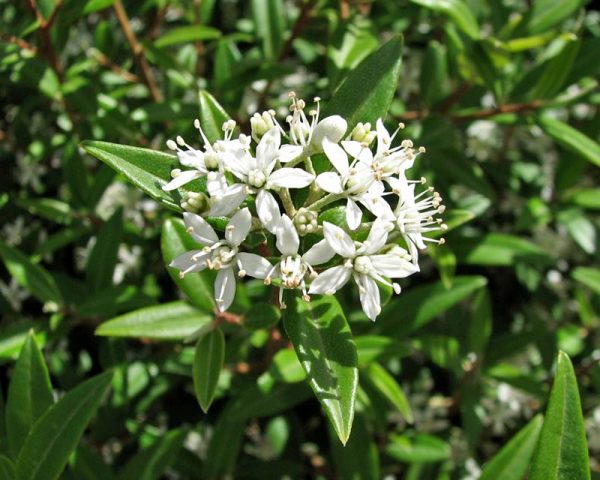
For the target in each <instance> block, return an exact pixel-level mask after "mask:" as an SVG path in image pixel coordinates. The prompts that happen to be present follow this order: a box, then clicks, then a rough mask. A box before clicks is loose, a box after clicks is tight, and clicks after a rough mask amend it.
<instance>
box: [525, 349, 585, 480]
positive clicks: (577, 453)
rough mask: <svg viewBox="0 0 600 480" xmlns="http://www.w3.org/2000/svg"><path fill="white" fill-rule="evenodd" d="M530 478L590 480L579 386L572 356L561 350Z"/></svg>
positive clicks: (536, 479)
mask: <svg viewBox="0 0 600 480" xmlns="http://www.w3.org/2000/svg"><path fill="white" fill-rule="evenodd" d="M529 478H530V479H531V480H562V479H569V480H580V479H581V480H589V478H590V462H589V457H588V448H587V442H586V438H585V427H584V423H583V415H582V413H581V402H580V400H579V389H578V388H577V379H576V378H575V372H574V371H573V365H572V364H571V360H570V359H569V357H568V356H567V354H566V353H564V352H559V354H558V361H557V365H556V376H555V378H554V385H553V386H552V391H551V392H550V399H549V401H548V407H547V409H546V417H545V419H544V426H543V427H542V432H541V434H540V439H539V442H538V444H537V448H536V450H535V454H534V457H533V463H532V465H531V473H530V476H529Z"/></svg>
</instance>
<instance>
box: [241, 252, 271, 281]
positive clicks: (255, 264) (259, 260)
mask: <svg viewBox="0 0 600 480" xmlns="http://www.w3.org/2000/svg"><path fill="white" fill-rule="evenodd" d="M236 258H237V259H238V261H239V265H240V272H242V270H243V271H244V274H245V275H249V276H250V277H254V278H260V279H264V278H266V277H267V275H268V273H269V272H270V271H271V269H272V268H273V265H271V264H270V263H269V261H268V260H267V259H266V258H264V257H261V256H260V255H256V254H254V253H244V252H242V253H238V254H237V257H236Z"/></svg>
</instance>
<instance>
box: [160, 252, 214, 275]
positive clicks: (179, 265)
mask: <svg viewBox="0 0 600 480" xmlns="http://www.w3.org/2000/svg"><path fill="white" fill-rule="evenodd" d="M209 256H210V253H205V252H204V251H202V250H190V251H189V252H185V253H182V254H181V255H178V256H177V257H175V258H174V259H173V260H172V261H171V263H169V267H171V268H175V269H177V270H179V271H180V272H186V273H192V272H201V271H202V270H204V269H205V268H206V259H207V258H208V257H209Z"/></svg>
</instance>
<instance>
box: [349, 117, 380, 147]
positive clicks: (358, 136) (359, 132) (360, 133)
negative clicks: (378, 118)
mask: <svg viewBox="0 0 600 480" xmlns="http://www.w3.org/2000/svg"><path fill="white" fill-rule="evenodd" d="M376 136H377V132H375V131H373V130H371V124H370V123H369V122H367V123H362V122H359V123H357V124H356V127H354V129H353V130H352V132H351V133H350V139H351V140H354V141H355V142H360V143H363V144H365V145H367V146H369V145H371V143H373V140H375V137H376Z"/></svg>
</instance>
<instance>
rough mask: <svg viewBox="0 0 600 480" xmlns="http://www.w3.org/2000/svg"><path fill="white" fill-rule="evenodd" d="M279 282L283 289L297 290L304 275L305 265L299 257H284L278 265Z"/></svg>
mask: <svg viewBox="0 0 600 480" xmlns="http://www.w3.org/2000/svg"><path fill="white" fill-rule="evenodd" d="M280 270H281V282H282V283H283V286H284V287H285V288H298V286H300V285H301V284H302V281H303V279H304V275H305V274H306V265H305V263H304V262H303V261H302V259H301V258H300V256H298V255H295V256H292V255H290V256H287V257H284V258H283V260H282V261H281V265H280Z"/></svg>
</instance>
